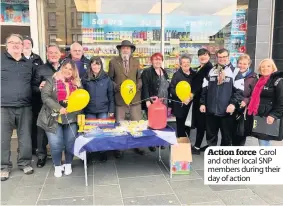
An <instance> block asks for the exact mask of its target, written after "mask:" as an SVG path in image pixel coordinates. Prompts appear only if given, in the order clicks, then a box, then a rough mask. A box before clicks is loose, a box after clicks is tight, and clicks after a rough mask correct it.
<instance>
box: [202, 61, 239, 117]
mask: <svg viewBox="0 0 283 206" xmlns="http://www.w3.org/2000/svg"><path fill="white" fill-rule="evenodd" d="M220 69H221V70H222V71H223V72H224V73H225V75H226V76H225V80H224V82H223V83H222V84H221V85H218V84H217V83H218V73H219V72H218V70H220ZM236 74H237V71H235V68H234V67H233V66H232V64H231V63H230V64H229V65H227V66H225V67H223V66H221V65H217V64H216V65H215V66H214V67H213V68H212V69H211V70H210V72H209V74H208V77H207V78H205V79H204V83H203V90H202V96H201V99H200V103H201V105H205V106H206V112H207V113H208V114H213V115H215V116H226V115H227V113H226V109H227V107H228V105H229V104H233V105H234V106H235V107H237V105H239V104H240V103H241V101H242V100H243V98H244V96H243V90H241V89H240V88H238V87H237V85H235V81H234V79H235V76H236Z"/></svg>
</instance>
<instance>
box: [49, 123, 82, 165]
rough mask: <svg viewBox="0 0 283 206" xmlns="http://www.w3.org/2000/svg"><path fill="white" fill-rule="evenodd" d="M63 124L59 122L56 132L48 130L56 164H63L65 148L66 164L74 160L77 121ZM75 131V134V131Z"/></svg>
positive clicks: (53, 159) (52, 154)
mask: <svg viewBox="0 0 283 206" xmlns="http://www.w3.org/2000/svg"><path fill="white" fill-rule="evenodd" d="M70 125H71V126H69V125H68V124H66V125H62V124H58V128H57V131H56V133H55V134H54V133H50V132H46V135H47V138H48V142H49V145H50V151H51V156H52V161H53V164H54V165H55V166H60V165H61V160H62V151H64V149H65V164H72V161H73V157H74V155H73V146H74V143H75V140H76V136H77V123H71V124H70ZM72 130H73V132H74V133H75V136H74V134H73V132H72Z"/></svg>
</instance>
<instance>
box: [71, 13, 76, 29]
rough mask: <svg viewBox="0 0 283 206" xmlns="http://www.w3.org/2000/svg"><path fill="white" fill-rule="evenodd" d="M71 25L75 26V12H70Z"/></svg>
mask: <svg viewBox="0 0 283 206" xmlns="http://www.w3.org/2000/svg"><path fill="white" fill-rule="evenodd" d="M71 25H72V27H73V28H74V27H75V12H72V13H71Z"/></svg>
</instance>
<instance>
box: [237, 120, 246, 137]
mask: <svg viewBox="0 0 283 206" xmlns="http://www.w3.org/2000/svg"><path fill="white" fill-rule="evenodd" d="M236 120H237V130H236V134H237V136H240V137H243V136H245V114H240V115H238V116H237V117H236Z"/></svg>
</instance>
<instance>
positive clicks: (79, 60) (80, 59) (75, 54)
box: [63, 42, 89, 79]
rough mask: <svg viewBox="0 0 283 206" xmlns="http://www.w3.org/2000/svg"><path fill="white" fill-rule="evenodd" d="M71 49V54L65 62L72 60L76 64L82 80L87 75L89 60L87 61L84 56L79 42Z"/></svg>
mask: <svg viewBox="0 0 283 206" xmlns="http://www.w3.org/2000/svg"><path fill="white" fill-rule="evenodd" d="M70 49H71V50H70V52H71V54H70V55H69V56H68V57H66V58H65V59H64V60H63V61H65V60H66V59H72V60H73V61H74V62H75V63H76V65H77V68H78V71H79V75H80V78H81V79H82V78H83V77H84V75H85V73H86V70H87V67H88V64H89V59H87V58H86V57H85V56H84V55H83V47H82V45H80V44H79V43H77V42H75V43H73V44H72V45H71V47H70Z"/></svg>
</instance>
